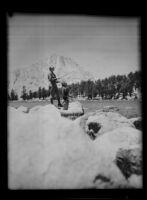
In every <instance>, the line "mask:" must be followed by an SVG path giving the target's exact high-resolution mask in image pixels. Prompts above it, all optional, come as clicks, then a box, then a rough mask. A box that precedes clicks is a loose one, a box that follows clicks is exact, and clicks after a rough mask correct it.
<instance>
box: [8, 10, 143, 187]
mask: <svg viewBox="0 0 147 200" xmlns="http://www.w3.org/2000/svg"><path fill="white" fill-rule="evenodd" d="M140 23H141V22H140V18H139V17H120V16H90V15H86V14H85V15H78V14H75V15H69V14H65V15H61V14H41V13H40V14H31V13H30V14H29V13H27V14H23V13H14V14H13V15H12V16H10V15H7V26H8V27H7V28H8V33H7V34H8V35H7V38H8V47H7V49H8V82H7V115H8V120H7V128H8V134H7V144H8V152H7V153H8V155H7V156H8V188H9V189H10V190H20V189H22V190H25V189H29V190H32V189H35V190H37V189H40V190H43V189H47V190H52V189H67V190H68V189H142V188H143V170H142V109H141V105H142V90H141V58H140V57H141V50H140V39H141V35H140Z"/></svg>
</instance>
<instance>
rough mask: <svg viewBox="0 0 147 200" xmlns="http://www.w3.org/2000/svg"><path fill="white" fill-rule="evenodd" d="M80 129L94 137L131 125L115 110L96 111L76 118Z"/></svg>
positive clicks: (131, 125) (131, 124)
mask: <svg viewBox="0 0 147 200" xmlns="http://www.w3.org/2000/svg"><path fill="white" fill-rule="evenodd" d="M77 122H78V123H79V124H80V126H81V127H82V129H83V130H84V131H85V132H86V133H87V134H88V135H92V137H93V138H94V139H95V137H97V136H99V135H102V134H104V133H107V132H109V131H112V130H114V129H116V128H121V127H133V128H135V126H134V125H133V123H132V122H130V120H128V119H127V118H125V117H123V116H122V115H121V114H119V113H116V112H106V110H105V111H101V110H100V111H96V112H93V113H88V114H86V115H84V116H83V117H81V118H80V119H77Z"/></svg>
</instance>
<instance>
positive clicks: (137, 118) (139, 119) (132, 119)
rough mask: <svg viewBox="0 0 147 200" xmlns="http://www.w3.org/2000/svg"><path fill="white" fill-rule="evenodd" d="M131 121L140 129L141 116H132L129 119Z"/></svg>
mask: <svg viewBox="0 0 147 200" xmlns="http://www.w3.org/2000/svg"><path fill="white" fill-rule="evenodd" d="M129 120H130V122H131V123H133V124H134V126H135V127H136V128H137V129H139V130H142V119H141V117H134V118H131V119H129Z"/></svg>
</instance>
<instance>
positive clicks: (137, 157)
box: [116, 147, 142, 179]
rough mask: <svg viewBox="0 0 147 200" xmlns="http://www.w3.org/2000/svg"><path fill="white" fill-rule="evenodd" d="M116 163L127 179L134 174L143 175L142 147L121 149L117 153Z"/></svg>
mask: <svg viewBox="0 0 147 200" xmlns="http://www.w3.org/2000/svg"><path fill="white" fill-rule="evenodd" d="M116 164H117V166H118V167H119V168H120V170H121V172H122V173H123V174H124V176H125V177H126V178H127V179H128V178H129V177H130V176H131V175H132V174H136V175H141V174H142V155H141V148H140V147H138V148H132V149H119V151H118V152H117V155H116Z"/></svg>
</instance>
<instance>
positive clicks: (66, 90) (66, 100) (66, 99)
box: [62, 82, 69, 110]
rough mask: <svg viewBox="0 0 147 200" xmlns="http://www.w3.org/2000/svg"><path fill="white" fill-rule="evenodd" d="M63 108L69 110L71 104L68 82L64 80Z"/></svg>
mask: <svg viewBox="0 0 147 200" xmlns="http://www.w3.org/2000/svg"><path fill="white" fill-rule="evenodd" d="M62 96H63V100H64V103H63V109H64V110H68V105H69V88H68V86H67V83H66V82H62Z"/></svg>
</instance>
